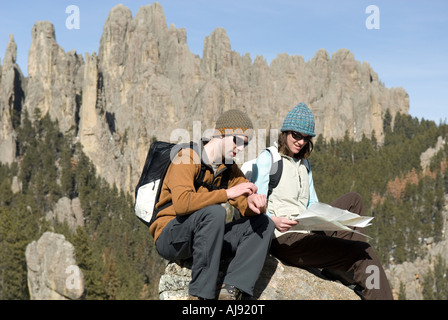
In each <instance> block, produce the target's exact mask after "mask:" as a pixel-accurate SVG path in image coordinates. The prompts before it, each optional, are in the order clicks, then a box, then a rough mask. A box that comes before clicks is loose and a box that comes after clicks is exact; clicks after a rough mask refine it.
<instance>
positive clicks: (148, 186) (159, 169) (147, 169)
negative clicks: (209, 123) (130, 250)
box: [134, 141, 230, 227]
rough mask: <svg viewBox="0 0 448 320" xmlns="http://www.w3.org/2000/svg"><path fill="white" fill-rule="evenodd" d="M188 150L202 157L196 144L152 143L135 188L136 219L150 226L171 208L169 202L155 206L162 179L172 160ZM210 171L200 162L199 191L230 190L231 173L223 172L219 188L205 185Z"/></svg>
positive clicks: (196, 183) (197, 182)
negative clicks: (206, 175)
mask: <svg viewBox="0 0 448 320" xmlns="http://www.w3.org/2000/svg"><path fill="white" fill-rule="evenodd" d="M187 148H190V149H193V150H195V152H196V153H197V154H200V152H199V146H198V144H197V143H194V142H190V143H183V144H174V143H169V142H165V141H155V142H153V143H151V146H150V148H149V151H148V154H147V156H146V161H145V165H144V167H143V171H142V174H141V176H140V179H139V181H138V183H137V186H136V187H135V206H134V211H135V214H136V216H137V217H138V218H139V219H140V220H141V221H142V222H143V223H144V224H146V225H147V226H148V227H149V226H151V224H152V223H153V222H154V221H155V220H156V219H157V214H158V213H159V212H160V211H162V210H163V209H165V208H167V207H169V206H170V205H172V202H169V203H167V204H165V205H163V206H162V207H160V208H156V204H157V202H158V201H159V198H160V192H161V190H162V184H163V180H164V178H165V175H166V172H167V171H168V167H169V166H170V164H171V161H172V160H173V159H174V157H176V155H177V154H178V153H179V152H180V150H182V149H187ZM207 170H212V169H211V168H210V169H209V168H208V167H207V166H206V165H205V164H203V163H202V162H201V171H200V173H199V176H198V177H197V179H196V180H195V181H194V186H195V190H196V191H197V190H198V189H199V188H200V187H201V186H204V187H206V188H207V189H208V190H210V191H212V190H216V189H221V188H227V184H228V179H229V171H230V170H226V171H225V172H224V173H223V177H222V179H221V184H220V186H219V187H218V186H215V185H214V184H209V183H206V182H204V177H205V172H206V171H207Z"/></svg>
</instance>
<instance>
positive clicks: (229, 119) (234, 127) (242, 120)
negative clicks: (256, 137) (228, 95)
mask: <svg viewBox="0 0 448 320" xmlns="http://www.w3.org/2000/svg"><path fill="white" fill-rule="evenodd" d="M216 130H218V131H219V133H220V134H222V135H225V136H226V135H227V136H228V135H242V136H247V137H248V138H249V139H251V138H252V136H253V131H254V126H253V124H252V121H251V120H250V118H249V117H248V115H247V114H246V113H244V112H242V111H240V110H236V109H232V110H228V111H226V112H224V113H223V114H222V115H221V116H220V117H219V118H218V120H217V121H216Z"/></svg>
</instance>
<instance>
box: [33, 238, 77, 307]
mask: <svg viewBox="0 0 448 320" xmlns="http://www.w3.org/2000/svg"><path fill="white" fill-rule="evenodd" d="M26 264H27V267H28V288H29V290H30V298H31V300H78V299H81V298H82V297H83V295H84V277H83V274H82V271H81V270H80V269H79V267H78V266H77V265H76V260H75V248H74V247H73V245H72V244H71V243H70V242H68V241H67V240H65V237H64V236H63V235H60V234H56V233H53V232H45V233H44V234H43V235H42V237H41V238H40V239H39V240H38V241H33V242H32V243H30V244H29V245H28V246H27V248H26Z"/></svg>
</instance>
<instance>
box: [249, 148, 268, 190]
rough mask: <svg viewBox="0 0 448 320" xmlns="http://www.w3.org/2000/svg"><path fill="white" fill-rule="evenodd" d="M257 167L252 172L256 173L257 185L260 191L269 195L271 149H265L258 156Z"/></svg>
mask: <svg viewBox="0 0 448 320" xmlns="http://www.w3.org/2000/svg"><path fill="white" fill-rule="evenodd" d="M255 165H256V168H255V169H254V172H253V173H252V174H254V175H255V177H254V178H255V182H254V183H255V185H256V186H257V188H258V193H260V194H264V195H265V196H267V195H268V189H269V174H270V172H271V166H272V157H271V154H270V152H269V151H266V150H265V151H263V152H262V153H261V154H260V155H259V156H258V158H257V162H256V164H255Z"/></svg>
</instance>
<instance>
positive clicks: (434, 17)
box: [0, 0, 448, 124]
mask: <svg viewBox="0 0 448 320" xmlns="http://www.w3.org/2000/svg"><path fill="white" fill-rule="evenodd" d="M153 2H154V1H151V0H121V1H119V0H117V1H115V0H99V1H92V0H89V1H87V0H15V1H2V4H1V6H0V10H1V11H0V61H1V64H3V58H4V54H5V50H6V46H7V44H8V41H9V34H13V35H14V39H15V41H16V43H17V46H18V52H17V63H18V64H19V66H20V68H21V69H22V72H23V73H24V74H25V75H26V74H27V59H28V51H29V48H30V46H31V29H32V27H33V25H34V23H35V22H36V21H38V20H48V21H51V22H52V23H53V24H54V26H55V29H56V40H57V42H58V43H59V45H60V46H61V47H62V48H63V49H64V50H65V51H69V50H73V49H74V50H76V51H77V52H78V53H79V54H82V55H83V56H84V54H85V53H86V52H88V53H92V52H98V49H99V41H100V38H101V34H102V30H103V25H104V22H105V21H106V18H107V15H108V14H109V11H110V10H111V9H112V8H113V7H114V6H115V5H117V4H119V3H122V4H124V5H126V6H127V7H128V8H129V9H131V11H132V13H133V15H134V16H135V14H136V13H137V11H138V9H139V8H140V7H141V6H143V5H146V4H152V3H153ZM158 2H159V3H160V4H161V5H162V7H163V10H164V12H165V16H166V20H167V24H168V25H170V24H171V23H173V24H174V25H175V26H176V27H177V28H185V30H186V32H187V43H188V46H189V48H190V51H191V52H193V53H195V54H198V55H200V56H202V50H203V45H204V39H205V37H206V36H208V35H210V34H211V33H212V32H213V30H214V29H216V28H217V27H223V28H225V29H226V31H227V34H228V36H229V38H230V43H231V46H232V50H234V51H236V52H238V53H240V54H242V55H243V54H245V53H249V54H250V56H251V57H252V59H255V57H256V56H257V55H261V56H263V57H264V58H265V59H266V60H267V62H268V63H270V61H271V60H273V59H274V58H275V57H276V56H277V55H278V54H279V53H288V54H290V55H299V56H303V57H304V59H305V61H308V60H309V59H311V58H312V57H313V56H314V55H315V53H316V52H317V51H318V50H319V49H321V48H323V49H325V50H327V51H328V53H329V54H330V55H332V54H333V53H334V52H336V51H337V50H339V49H340V48H346V49H349V50H350V51H351V52H353V54H354V56H355V59H356V60H358V61H361V62H362V61H367V62H369V63H370V65H371V67H372V68H373V70H374V71H375V72H377V73H378V76H379V78H380V80H381V81H382V82H383V83H384V84H385V85H386V87H388V88H391V87H403V88H404V89H405V90H406V91H407V92H408V94H409V97H410V110H409V113H410V114H411V115H412V116H413V117H418V118H419V119H421V118H425V119H429V120H434V121H436V123H437V124H438V123H439V122H440V121H445V122H446V120H447V119H448V99H447V97H446V93H447V92H448V53H447V52H448V1H446V0H426V1H423V0H368V1H365V0H339V1H335V0H275V1H274V0H159V1H158ZM70 5H75V6H77V7H78V8H79V29H73V28H72V29H69V28H67V26H66V20H67V18H69V17H70V15H71V12H69V13H66V9H67V7H68V6H70ZM369 5H375V6H376V7H377V8H378V12H379V13H378V16H377V17H378V19H376V20H373V21H371V22H373V23H374V24H375V23H379V29H375V28H374V29H369V28H367V27H366V20H369V18H370V17H373V16H372V14H373V13H374V12H372V11H369V12H367V13H366V8H367V7H368V6H369ZM375 26H378V25H375Z"/></svg>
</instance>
